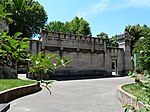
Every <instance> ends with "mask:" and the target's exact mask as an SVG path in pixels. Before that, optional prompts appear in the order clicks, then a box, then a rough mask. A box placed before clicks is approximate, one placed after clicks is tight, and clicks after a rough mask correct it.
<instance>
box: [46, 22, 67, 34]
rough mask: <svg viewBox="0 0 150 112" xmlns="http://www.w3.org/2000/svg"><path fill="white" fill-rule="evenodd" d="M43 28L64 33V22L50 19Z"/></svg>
mask: <svg viewBox="0 0 150 112" xmlns="http://www.w3.org/2000/svg"><path fill="white" fill-rule="evenodd" d="M45 30H47V31H52V32H62V33H66V27H65V24H64V23H63V22H61V21H51V22H49V23H48V25H47V26H46V27H45Z"/></svg>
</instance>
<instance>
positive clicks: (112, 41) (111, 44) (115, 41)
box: [108, 35, 118, 47]
mask: <svg viewBox="0 0 150 112" xmlns="http://www.w3.org/2000/svg"><path fill="white" fill-rule="evenodd" d="M108 46H109V47H118V35H115V36H112V38H110V39H109V42H108Z"/></svg>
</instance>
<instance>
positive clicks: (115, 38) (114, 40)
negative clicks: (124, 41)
mask: <svg viewBox="0 0 150 112" xmlns="http://www.w3.org/2000/svg"><path fill="white" fill-rule="evenodd" d="M97 37H98V38H102V39H106V45H107V46H108V47H118V36H117V35H115V36H112V38H108V34H107V33H105V32H101V33H100V34H97Z"/></svg>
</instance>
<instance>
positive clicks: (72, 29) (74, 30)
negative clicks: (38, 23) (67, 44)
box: [45, 16, 91, 36]
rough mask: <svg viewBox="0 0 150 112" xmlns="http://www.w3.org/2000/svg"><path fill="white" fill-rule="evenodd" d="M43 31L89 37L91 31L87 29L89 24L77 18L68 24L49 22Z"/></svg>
mask: <svg viewBox="0 0 150 112" xmlns="http://www.w3.org/2000/svg"><path fill="white" fill-rule="evenodd" d="M45 30H47V31H52V32H63V33H68V34H79V35H84V36H91V29H90V27H89V23H88V22H87V21H86V20H84V19H83V18H78V17H77V16H76V17H75V18H74V19H73V20H72V21H70V22H68V21H67V22H65V23H63V22H61V21H52V22H49V24H47V25H46V27H45Z"/></svg>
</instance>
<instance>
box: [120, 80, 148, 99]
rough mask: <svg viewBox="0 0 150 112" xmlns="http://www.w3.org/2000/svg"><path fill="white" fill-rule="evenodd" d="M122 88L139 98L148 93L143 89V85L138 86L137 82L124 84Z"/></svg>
mask: <svg viewBox="0 0 150 112" xmlns="http://www.w3.org/2000/svg"><path fill="white" fill-rule="evenodd" d="M122 88H123V90H125V91H126V92H128V93H130V94H132V95H134V96H136V97H137V98H140V99H143V98H144V97H145V96H147V95H148V93H147V92H146V91H144V90H143V87H141V86H139V84H137V83H134V84H127V85H124V86H123V87H122Z"/></svg>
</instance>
